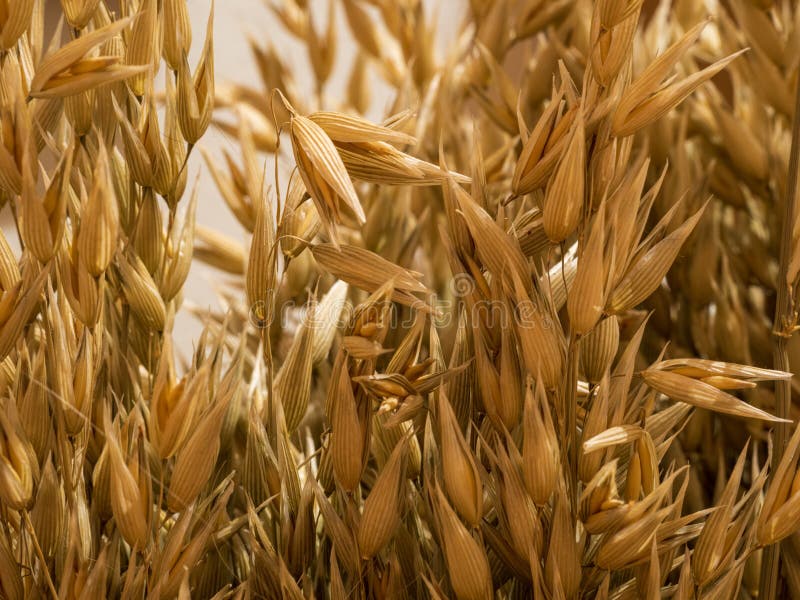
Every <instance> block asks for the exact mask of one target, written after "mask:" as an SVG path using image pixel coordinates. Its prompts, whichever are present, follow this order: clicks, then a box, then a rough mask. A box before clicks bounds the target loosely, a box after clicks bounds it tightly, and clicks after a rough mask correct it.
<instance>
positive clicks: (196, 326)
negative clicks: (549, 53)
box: [0, 0, 467, 352]
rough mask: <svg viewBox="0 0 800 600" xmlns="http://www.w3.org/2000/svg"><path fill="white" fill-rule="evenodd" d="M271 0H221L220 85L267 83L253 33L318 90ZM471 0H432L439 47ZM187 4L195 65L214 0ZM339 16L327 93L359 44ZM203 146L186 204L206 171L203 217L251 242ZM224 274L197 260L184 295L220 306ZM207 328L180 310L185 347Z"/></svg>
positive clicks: (322, 10)
mask: <svg viewBox="0 0 800 600" xmlns="http://www.w3.org/2000/svg"><path fill="white" fill-rule="evenodd" d="M271 1H272V0H216V8H215V16H214V50H215V52H214V54H215V74H216V81H217V85H218V86H221V85H223V84H224V82H225V81H235V82H240V83H244V84H249V85H252V86H254V87H256V88H258V89H261V82H260V78H259V76H258V73H257V70H256V66H255V63H254V61H253V60H252V58H251V53H250V49H249V45H248V40H249V39H250V38H252V39H255V40H257V41H258V42H259V44H260V45H262V44H263V43H264V42H266V41H269V42H270V43H271V44H272V45H273V46H274V47H275V48H277V49H278V50H279V52H280V54H281V56H282V57H283V59H284V63H285V64H286V66H287V68H289V69H290V70H291V71H292V73H293V74H294V77H295V79H296V83H297V85H298V88H299V89H300V90H301V91H303V92H305V91H308V92H309V93H311V91H312V90H313V89H314V86H313V84H312V80H311V74H310V66H309V62H308V55H307V52H306V49H305V47H304V46H303V45H302V44H300V43H299V42H298V41H297V40H295V39H294V38H292V37H291V36H290V35H289V34H287V33H286V32H285V31H284V29H283V27H282V26H281V25H280V24H279V23H278V22H277V19H276V18H275V17H274V15H273V14H272V12H271V10H270V8H269V6H270V3H271ZM309 4H310V6H311V10H312V19H313V21H314V24H315V26H316V27H317V30H318V31H322V27H324V25H325V22H326V17H327V14H328V0H309ZM466 5H467V0H429V1H427V2H425V7H426V11H427V13H428V15H429V18H431V19H433V20H435V22H437V23H438V24H439V34H438V35H437V42H438V43H437V47H438V48H439V53H440V56H441V54H442V53H443V52H444V48H446V46H447V43H448V42H449V41H450V40H452V39H453V36H454V35H455V32H456V30H457V28H458V23H459V22H460V21H461V19H462V15H463V11H464V9H465V7H466ZM188 6H189V12H190V17H191V21H192V34H193V39H192V50H191V53H190V57H189V62H190V65H191V66H192V68H194V66H195V65H196V64H197V60H198V57H199V55H200V52H201V51H202V48H203V41H204V36H205V31H206V22H207V19H208V14H209V10H210V7H211V0H188ZM46 10H47V11H48V12H47V16H48V29H50V30H51V31H52V28H53V27H54V25H55V22H56V20H57V19H58V18H59V17H60V15H61V8H60V6H59V3H58V2H57V0H47V9H46ZM337 22H338V25H339V30H340V31H342V35H341V37H340V39H339V41H338V45H337V60H336V67H335V70H334V72H333V74H332V76H331V79H330V81H329V82H328V84H327V86H326V96H327V97H329V98H337V97H342V96H343V94H344V89H345V86H346V83H347V78H348V76H349V73H350V65H351V62H352V57H353V54H354V49H355V46H354V42H353V40H352V38H351V36H350V34H349V30H348V28H347V20H346V18H345V16H344V12H343V10H342V8H341V6H339V3H338V2H337ZM163 77H164V73H163V69H162V72H161V73H159V75H158V76H157V81H159V82H160V81H163ZM372 84H373V85H372V98H373V104H372V108H371V110H370V115H369V116H370V117H371V118H373V119H376V120H381V119H382V117H383V116H385V109H386V108H387V107H388V105H389V103H390V101H391V90H389V89H387V87H386V86H385V85H382V83H381V81H380V80H379V79H378V77H377V76H375V77H373V78H372ZM264 93H265V94H266V93H267V91H266V90H264ZM330 107H331V106H329V107H328V108H330ZM199 145H200V146H202V147H205V148H206V149H208V150H209V151H211V153H212V154H213V155H215V156H221V155H220V150H221V149H222V148H223V147H226V146H227V147H228V148H229V150H231V151H232V155H233V156H238V151H237V150H236V144H235V141H234V140H231V139H229V138H228V137H227V136H226V135H225V134H223V133H222V132H220V131H219V130H217V129H215V128H214V127H213V126H212V127H211V128H210V129H209V131H208V133H207V134H206V135H205V136H204V137H203V139H202V140H201V142H200V144H199ZM198 150H199V148H198V149H195V151H194V152H193V154H192V156H191V158H190V161H189V178H188V182H189V185H188V186H187V191H186V195H185V196H184V200H183V202H182V204H185V203H186V202H187V201H188V196H189V194H190V192H191V186H192V185H193V182H194V181H195V177H196V176H197V175H198V174H199V179H198V185H199V202H198V212H197V222H198V223H200V224H203V225H207V226H210V227H213V228H215V229H217V230H218V231H220V232H221V233H224V234H226V235H229V236H231V237H234V238H237V239H241V240H242V241H243V242H245V243H246V240H245V239H244V234H243V230H242V228H241V227H240V226H239V224H238V223H237V222H236V221H235V219H234V218H233V216H232V215H231V214H230V212H229V211H228V209H227V207H226V206H225V205H224V203H223V201H222V199H221V198H220V196H219V194H218V193H217V190H216V188H215V185H214V182H213V180H212V179H211V177H210V176H209V175H208V173H207V172H206V169H205V167H204V164H203V160H202V157H201V154H200V152H199V151H198ZM262 158H263V160H265V161H266V164H267V166H268V170H267V172H268V173H272V169H273V167H272V163H271V162H270V161H269V160H268V158H267V157H266V156H264V157H262ZM287 162H288V161H282V163H281V167H283V169H282V170H284V169H288V168H289V167H290V166H291V165H290V164H284V163H287ZM281 180H282V181H283V182H286V181H287V179H286V177H284V176H282V177H281ZM0 227H2V230H3V233H4V234H5V236H6V238H7V239H8V240H9V243H10V244H11V245H12V248H13V249H14V251H15V252H18V251H19V243H18V240H17V234H16V230H15V228H14V226H13V222H12V221H11V214H10V210H9V208H8V207H6V208H4V209H3V210H2V212H0ZM223 279H224V276H222V275H221V274H220V272H219V271H216V270H214V269H211V268H209V267H206V266H205V265H203V264H202V263H200V262H199V261H197V260H195V261H194V262H193V265H192V270H191V273H190V275H189V279H188V281H187V282H186V285H185V286H184V298H185V300H186V302H187V304H188V303H191V304H194V305H196V306H198V307H201V308H205V307H214V308H218V307H219V304H218V302H217V298H216V295H215V293H214V287H215V286H216V285H218V284H219V283H220V282H221V281H222V280H223ZM200 329H201V325H200V323H199V322H198V321H197V320H196V319H195V318H194V317H193V316H191V315H190V314H189V312H188V311H186V310H183V311H181V313H179V315H178V317H177V319H176V322H175V337H176V339H177V341H178V342H179V346H180V347H181V348H182V350H183V351H184V352H190V351H191V349H192V343H193V341H194V340H195V339H196V338H197V335H198V334H199V332H200Z"/></svg>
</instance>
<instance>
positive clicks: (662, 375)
mask: <svg viewBox="0 0 800 600" xmlns="http://www.w3.org/2000/svg"><path fill="white" fill-rule="evenodd" d="M642 377H643V378H644V380H645V382H646V383H647V385H649V386H650V387H652V388H653V389H654V390H657V391H659V392H661V393H662V394H664V395H666V396H669V397H670V398H672V399H673V400H677V401H678V402H686V403H687V404H691V405H692V406H697V407H698V408H705V409H707V410H710V411H713V412H720V413H724V414H729V415H733V416H735V417H740V418H744V419H761V420H763V421H771V422H776V423H782V422H786V420H785V419H781V418H778V417H776V416H774V415H771V414H769V413H768V412H765V411H763V410H761V409H760V408H756V407H755V406H752V405H750V404H747V403H746V402H744V401H742V400H739V399H738V398H736V397H734V396H731V395H730V394H728V393H726V392H723V391H722V390H719V389H717V388H715V387H713V386H711V385H709V384H707V383H704V382H702V381H699V380H697V379H691V378H689V377H685V376H684V375H678V374H676V373H673V372H670V371H661V370H658V369H647V370H645V371H642Z"/></svg>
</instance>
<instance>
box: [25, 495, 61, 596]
mask: <svg viewBox="0 0 800 600" xmlns="http://www.w3.org/2000/svg"><path fill="white" fill-rule="evenodd" d="M22 518H23V520H24V521H25V527H26V529H28V533H29V534H30V536H31V541H32V542H33V548H34V550H36V555H37V556H38V557H39V562H40V563H41V564H42V572H43V573H44V577H45V579H46V580H47V587H48V588H50V593H51V594H53V598H55V600H58V592H57V591H56V586H55V585H54V584H53V578H52V577H50V569H48V568H47V560H46V559H45V557H44V552H42V548H41V546H39V540H38V539H37V538H36V531H34V529H33V523H31V517H30V515H29V514H28V511H27V510H23V511H22Z"/></svg>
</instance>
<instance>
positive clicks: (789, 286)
mask: <svg viewBox="0 0 800 600" xmlns="http://www.w3.org/2000/svg"><path fill="white" fill-rule="evenodd" d="M798 170H800V81H799V82H798V85H797V90H796V93H795V109H794V117H793V119H792V149H791V153H790V155H789V173H788V177H787V182H786V199H785V205H784V207H783V210H784V213H783V220H782V232H781V251H780V252H781V255H780V275H779V279H778V297H777V303H776V305H775V321H774V324H773V335H774V336H775V344H774V346H773V351H772V362H773V367H774V368H775V369H780V370H783V371H788V370H789V354H788V351H787V343H788V340H789V336H790V335H791V325H792V324H793V322H794V318H793V313H794V306H793V305H794V300H793V297H792V296H793V282H789V281H786V278H787V273H788V270H789V262H790V261H791V259H792V250H793V248H792V230H793V229H794V221H795V212H796V211H795V207H796V205H797V201H798V195H800V190H798V185H797V184H798ZM775 405H776V406H775V409H776V414H777V416H778V417H780V418H782V419H789V414H790V410H791V405H792V382H791V380H788V379H786V380H780V381H777V382H775ZM788 438H789V423H787V422H782V423H778V425H777V427H776V428H775V450H774V452H773V454H772V472H773V473H774V472H775V470H776V469H777V467H778V465H779V464H780V461H781V458H782V457H783V450H784V448H785V446H786V441H787V440H788ZM779 580H780V544H772V545H771V546H768V547H767V548H765V550H764V561H763V563H762V567H761V582H760V586H759V594H758V597H759V599H761V600H771V599H772V598H776V597H777V596H778V589H779V587H780V581H779Z"/></svg>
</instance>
